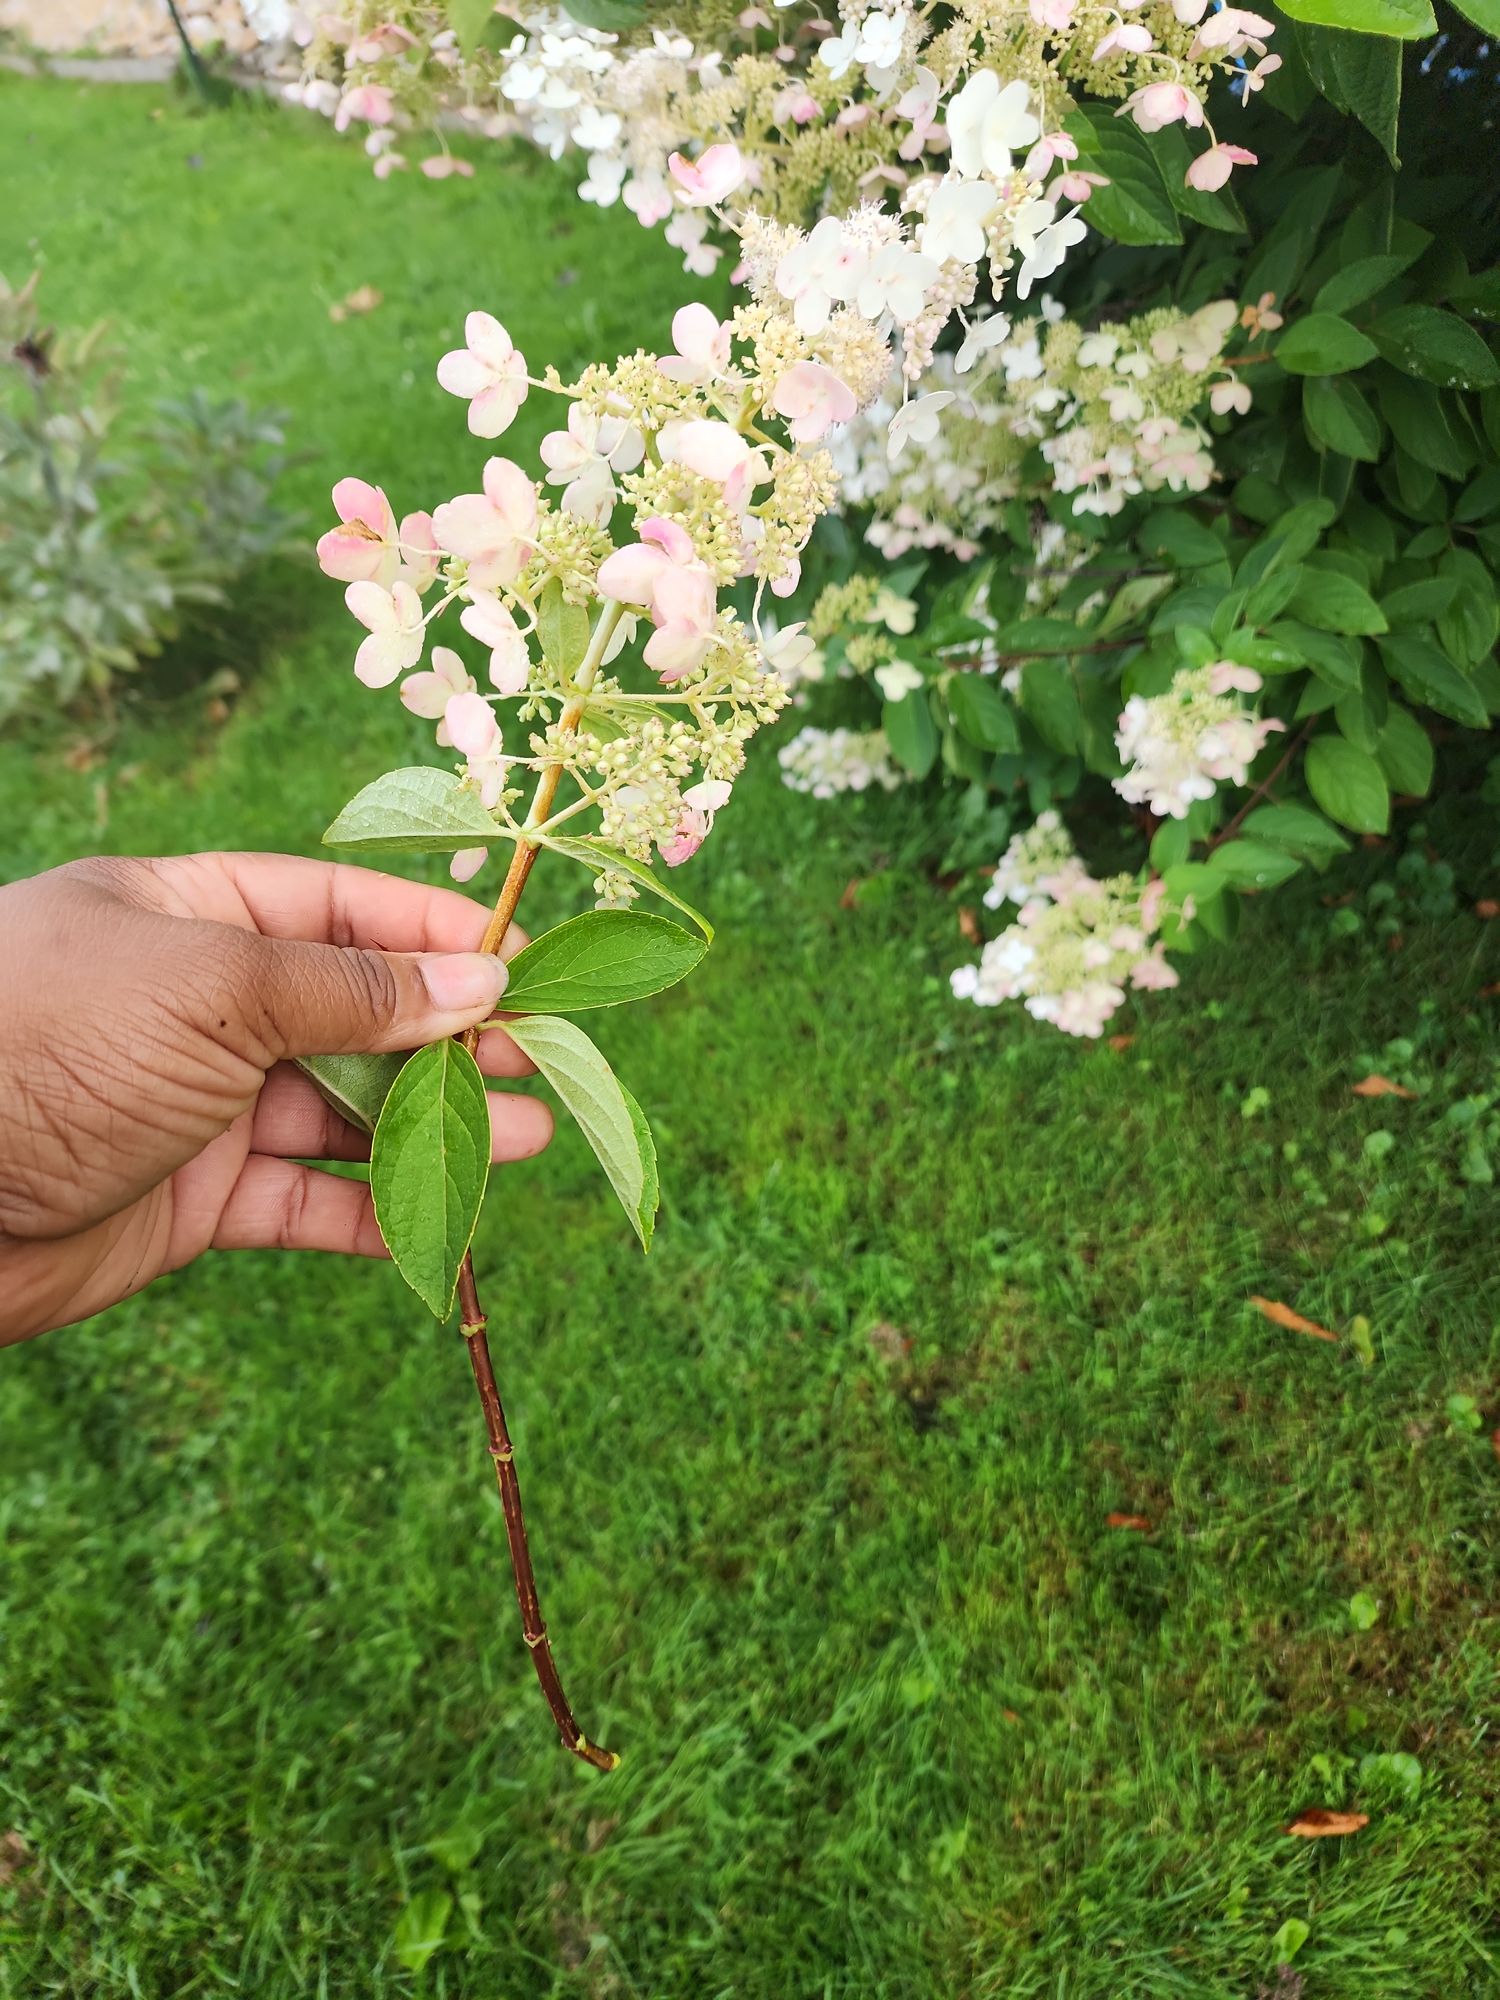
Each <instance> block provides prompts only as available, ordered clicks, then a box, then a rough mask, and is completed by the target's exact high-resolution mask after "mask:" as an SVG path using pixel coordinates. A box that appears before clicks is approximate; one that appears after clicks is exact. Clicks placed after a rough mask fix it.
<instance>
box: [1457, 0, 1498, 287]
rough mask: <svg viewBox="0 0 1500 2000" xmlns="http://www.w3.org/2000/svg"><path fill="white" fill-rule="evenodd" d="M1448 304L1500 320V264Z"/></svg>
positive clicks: (1476, 275) (1478, 275)
mask: <svg viewBox="0 0 1500 2000" xmlns="http://www.w3.org/2000/svg"><path fill="white" fill-rule="evenodd" d="M1494 12H1495V18H1496V23H1497V25H1496V28H1495V33H1496V34H1500V0H1494ZM1448 303H1449V305H1450V306H1452V307H1453V309H1454V310H1455V311H1456V312H1462V313H1467V314H1468V315H1469V317H1470V319H1500V264H1491V266H1490V268H1489V269H1488V270H1487V271H1476V272H1475V273H1474V275H1473V276H1472V277H1469V278H1465V279H1464V280H1463V282H1462V283H1461V284H1457V285H1454V286H1453V288H1452V289H1451V291H1450V292H1449V293H1448Z"/></svg>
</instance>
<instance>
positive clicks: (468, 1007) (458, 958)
mask: <svg viewBox="0 0 1500 2000" xmlns="http://www.w3.org/2000/svg"><path fill="white" fill-rule="evenodd" d="M418 970H419V971H420V972H421V974H422V984H423V985H424V986H425V987H426V988H427V995H428V998H429V999H430V1000H431V1002H432V1004H433V1006H434V1007H436V1008H437V1010H438V1011H439V1013H442V1014H471V1013H473V1012H474V1010H475V1009H476V1008H477V1007H493V1006H494V1004H495V1002H496V1001H497V1000H498V999H499V998H500V995H501V994H502V993H503V992H504V991H505V982H506V980H507V978H508V977H509V974H508V973H507V972H506V970H505V967H504V966H503V965H502V964H501V963H500V961H499V959H498V958H491V957H490V955H489V953H488V952H483V951H456V952H453V953H452V954H450V955H447V956H444V957H441V958H440V957H438V956H436V955H434V956H433V957H431V958H424V959H422V960H421V961H420V962H419V966H418Z"/></svg>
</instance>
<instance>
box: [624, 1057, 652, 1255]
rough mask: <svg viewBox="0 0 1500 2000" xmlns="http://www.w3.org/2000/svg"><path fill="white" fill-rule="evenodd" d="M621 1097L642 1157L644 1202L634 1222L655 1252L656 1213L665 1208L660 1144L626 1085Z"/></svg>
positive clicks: (642, 1192)
mask: <svg viewBox="0 0 1500 2000" xmlns="http://www.w3.org/2000/svg"><path fill="white" fill-rule="evenodd" d="M620 1095H621V1096H622V1097H623V1098H624V1100H625V1109H626V1110H627V1111H628V1112H629V1113H630V1122H631V1125H632V1126H633V1127H634V1128H635V1143H636V1145H637V1146H638V1147H639V1148H640V1155H641V1198H640V1200H639V1201H638V1202H637V1203H636V1208H635V1214H634V1215H633V1216H632V1217H631V1220H632V1221H633V1222H634V1224H635V1231H636V1234H637V1236H639V1237H640V1239H641V1242H642V1244H643V1245H644V1247H645V1248H646V1249H647V1250H649V1249H650V1248H651V1237H652V1234H653V1232H654V1230H655V1228H656V1211H657V1210H658V1209H659V1208H660V1207H661V1175H660V1173H659V1172H658V1169H657V1163H656V1141H655V1140H654V1139H653V1138H652V1136H651V1127H650V1126H649V1125H648V1124H647V1122H646V1114H645V1112H644V1111H642V1109H641V1107H640V1106H639V1105H638V1104H637V1103H636V1101H635V1099H634V1098H633V1097H632V1096H631V1094H630V1092H629V1091H628V1090H627V1089H626V1088H625V1086H624V1084H623V1083H622V1084H621V1085H620Z"/></svg>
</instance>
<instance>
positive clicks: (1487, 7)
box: [1453, 0, 1500, 35]
mask: <svg viewBox="0 0 1500 2000" xmlns="http://www.w3.org/2000/svg"><path fill="white" fill-rule="evenodd" d="M1453 4H1454V6H1455V7H1456V8H1457V9H1458V11H1459V13H1460V14H1462V15H1463V17H1464V19H1465V20H1466V21H1472V22H1473V23H1474V26H1475V27H1476V28H1482V29H1483V30H1484V32H1485V34H1487V35H1500V0H1453Z"/></svg>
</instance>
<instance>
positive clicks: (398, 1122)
mask: <svg viewBox="0 0 1500 2000" xmlns="http://www.w3.org/2000/svg"><path fill="white" fill-rule="evenodd" d="M489 1172H490V1107H489V1100H488V1098H487V1097H486V1095H485V1088H484V1078H483V1077H482V1076H481V1075H480V1074H479V1066H478V1064H477V1063H476V1062H475V1060H474V1058H473V1057H472V1056H471V1055H470V1054H469V1052H468V1050H467V1049H465V1048H464V1046H463V1045H462V1043H460V1042H454V1041H442V1042H434V1043H433V1044H432V1046H431V1048H426V1049H419V1050H418V1051H417V1053H416V1054H415V1055H414V1056H412V1057H411V1059H410V1060H409V1061H408V1062H407V1063H406V1064H405V1065H404V1067H403V1068H402V1070H401V1074H400V1075H399V1076H398V1077H397V1078H396V1080H395V1082H394V1083H393V1084H392V1086H391V1091H390V1095H389V1096H388V1097H387V1098H386V1100H385V1107H384V1109H383V1110H382V1111H381V1114H380V1118H379V1121H378V1123H377V1124H376V1127H375V1137H374V1139H373V1140H372V1142H371V1145H370V1193H371V1196H372V1197H373V1199H374V1203H375V1220H376V1221H377V1222H378V1223H379V1224H380V1233H381V1235H382V1236H383V1237H384V1238H385V1244H386V1248H387V1249H388V1250H389V1251H390V1253H391V1256H392V1257H393V1258H394V1259H395V1263H396V1269H397V1270H398V1271H399V1272H400V1273H401V1275H402V1277H403V1278H405V1280H406V1282H407V1284H409V1285H410V1286H411V1288H412V1290H413V1291H414V1292H415V1293H416V1294H417V1297H418V1298H419V1299H421V1300H422V1301H423V1302H424V1303H425V1304H426V1305H427V1306H428V1307H430V1308H431V1310H432V1311H433V1312H434V1313H436V1315H437V1317H438V1318H439V1319H446V1317H447V1316H448V1313H449V1312H450V1311H451V1309H452V1306H453V1291H454V1287H455V1286H456V1285H457V1283H458V1271H459V1266H460V1265H461V1264H462V1263H463V1260H464V1256H465V1253H466V1252H467V1250H468V1248H469V1244H470V1242H471V1241H472V1239H473V1235H474V1225H475V1224H476V1223H477V1222H478V1220H479V1210H480V1205H481V1204H482V1202H483V1201H484V1189H485V1183H486V1181H487V1180H488V1179H489Z"/></svg>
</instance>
